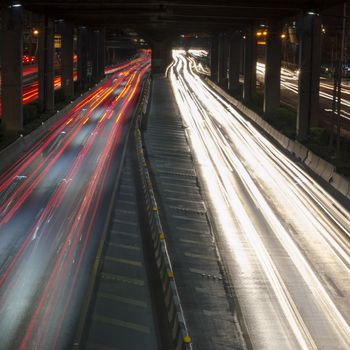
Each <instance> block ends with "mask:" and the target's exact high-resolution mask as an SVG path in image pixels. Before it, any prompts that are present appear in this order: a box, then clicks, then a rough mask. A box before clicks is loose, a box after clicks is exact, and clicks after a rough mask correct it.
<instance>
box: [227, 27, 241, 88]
mask: <svg viewBox="0 0 350 350" xmlns="http://www.w3.org/2000/svg"><path fill="white" fill-rule="evenodd" d="M241 48H242V35H241V33H240V32H239V31H235V32H234V33H233V34H232V35H231V38H230V48H229V79H228V80H229V81H228V88H229V90H230V91H231V92H235V91H237V90H238V89H239V72H240V64H241Z"/></svg>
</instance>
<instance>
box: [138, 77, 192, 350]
mask: <svg viewBox="0 0 350 350" xmlns="http://www.w3.org/2000/svg"><path fill="white" fill-rule="evenodd" d="M150 84H151V83H150V80H148V81H147V82H146V84H145V87H144V91H143V96H142V102H141V106H142V107H141V108H140V112H139V114H138V115H137V117H136V126H135V143H136V151H137V160H138V168H139V173H140V177H141V182H142V189H143V196H144V200H145V208H146V211H147V219H148V223H149V227H150V231H151V235H152V240H153V248H154V254H155V260H156V264H157V268H158V271H159V274H160V279H161V283H162V292H163V296H164V301H165V305H166V308H167V315H168V321H169V324H170V328H171V333H172V334H171V335H172V340H173V344H174V349H175V350H192V344H191V338H190V336H189V334H188V329H187V325H186V321H185V317H184V313H183V309H182V306H181V301H180V297H179V294H178V290H177V287H176V281H175V275H174V271H173V268H172V265H171V261H170V258H169V254H168V249H167V244H166V239H165V234H164V231H163V228H162V223H161V219H160V216H159V211H158V205H157V201H156V198H155V195H154V191H153V186H152V181H151V177H150V174H149V171H148V166H147V162H146V158H145V155H144V151H143V144H142V135H141V123H142V118H143V117H144V116H145V114H146V113H147V106H148V100H149V96H150Z"/></svg>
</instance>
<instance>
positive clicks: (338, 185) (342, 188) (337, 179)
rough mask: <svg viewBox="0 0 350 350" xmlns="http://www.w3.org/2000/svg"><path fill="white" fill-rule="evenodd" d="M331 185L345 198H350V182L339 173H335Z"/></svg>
mask: <svg viewBox="0 0 350 350" xmlns="http://www.w3.org/2000/svg"><path fill="white" fill-rule="evenodd" d="M331 185H332V186H333V187H334V188H335V189H336V190H338V191H339V192H340V193H341V194H343V195H344V196H345V197H348V198H349V197H350V182H349V181H348V180H347V179H345V178H344V177H342V176H341V175H339V174H338V173H333V176H332V181H331Z"/></svg>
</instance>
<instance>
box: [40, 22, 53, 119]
mask: <svg viewBox="0 0 350 350" xmlns="http://www.w3.org/2000/svg"><path fill="white" fill-rule="evenodd" d="M38 40H39V52H38V68H39V72H38V78H39V106H40V110H41V111H47V112H52V111H53V110H54V107H55V89H54V79H55V71H54V52H55V51H54V50H55V49H54V22H53V20H51V19H50V18H48V17H47V16H45V15H43V16H42V17H41V21H40V28H39V38H38Z"/></svg>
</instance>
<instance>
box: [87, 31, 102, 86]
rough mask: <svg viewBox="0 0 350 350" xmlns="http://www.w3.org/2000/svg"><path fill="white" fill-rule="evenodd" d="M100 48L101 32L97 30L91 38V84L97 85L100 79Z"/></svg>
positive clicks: (92, 33)
mask: <svg viewBox="0 0 350 350" xmlns="http://www.w3.org/2000/svg"><path fill="white" fill-rule="evenodd" d="M99 46H100V31H99V30H97V29H95V30H93V31H92V32H91V36H90V50H89V51H90V59H89V61H90V62H91V83H93V84H96V83H98V82H99V81H100V79H99Z"/></svg>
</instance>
